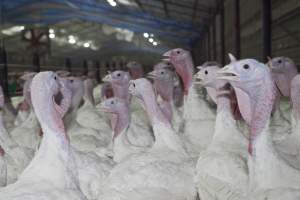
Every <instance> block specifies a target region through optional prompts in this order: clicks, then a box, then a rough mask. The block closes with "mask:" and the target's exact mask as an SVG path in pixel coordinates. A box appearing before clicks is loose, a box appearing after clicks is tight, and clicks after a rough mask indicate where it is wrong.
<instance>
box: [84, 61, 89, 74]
mask: <svg viewBox="0 0 300 200" xmlns="http://www.w3.org/2000/svg"><path fill="white" fill-rule="evenodd" d="M88 72H89V69H88V63H87V60H83V75H84V76H87V75H88Z"/></svg>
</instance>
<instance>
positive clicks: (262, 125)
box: [249, 76, 275, 156]
mask: <svg viewBox="0 0 300 200" xmlns="http://www.w3.org/2000/svg"><path fill="white" fill-rule="evenodd" d="M259 84H260V86H261V87H260V88H259V90H257V91H256V92H255V96H252V97H251V96H250V98H251V99H253V100H254V101H253V100H252V103H251V104H252V108H254V109H253V111H254V112H253V114H252V117H251V124H250V141H249V142H250V143H249V150H250V152H249V153H250V154H252V150H254V152H253V153H254V155H253V156H255V154H256V153H259V152H256V150H255V149H256V143H257V140H258V138H261V137H260V136H261V135H262V134H267V137H268V138H269V135H270V133H269V132H268V131H265V130H266V129H267V128H268V121H269V119H270V117H271V112H272V108H273V104H274V102H275V83H274V82H273V80H272V78H271V76H266V77H265V79H264V80H262V81H261V82H260V83H259ZM252 147H253V148H252Z"/></svg>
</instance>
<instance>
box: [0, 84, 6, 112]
mask: <svg viewBox="0 0 300 200" xmlns="http://www.w3.org/2000/svg"><path fill="white" fill-rule="evenodd" d="M4 101H5V100H4V94H3V90H2V87H1V86H0V108H3V107H4Z"/></svg>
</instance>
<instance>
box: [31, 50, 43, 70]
mask: <svg viewBox="0 0 300 200" xmlns="http://www.w3.org/2000/svg"><path fill="white" fill-rule="evenodd" d="M32 64H33V71H34V72H40V71H41V64H40V55H39V54H38V52H35V53H33V58H32Z"/></svg>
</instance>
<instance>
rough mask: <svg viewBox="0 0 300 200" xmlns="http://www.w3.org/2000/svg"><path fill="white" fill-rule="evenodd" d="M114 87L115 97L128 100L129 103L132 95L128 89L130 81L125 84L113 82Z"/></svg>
mask: <svg viewBox="0 0 300 200" xmlns="http://www.w3.org/2000/svg"><path fill="white" fill-rule="evenodd" d="M112 88H113V92H114V96H115V97H118V98H120V99H123V100H125V101H127V103H128V104H129V101H130V95H129V91H128V88H129V83H126V84H124V85H118V84H115V83H112Z"/></svg>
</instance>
